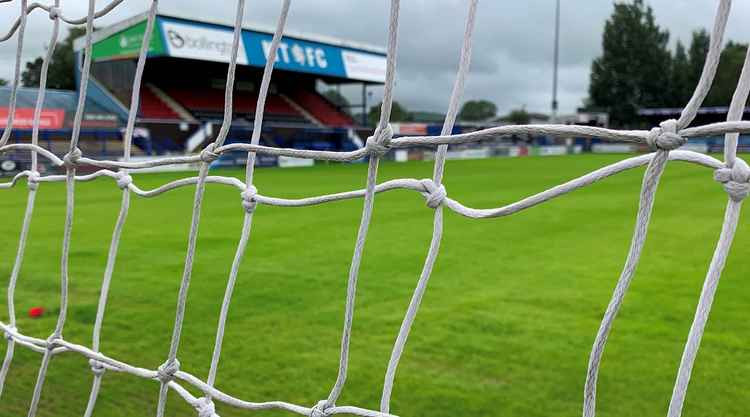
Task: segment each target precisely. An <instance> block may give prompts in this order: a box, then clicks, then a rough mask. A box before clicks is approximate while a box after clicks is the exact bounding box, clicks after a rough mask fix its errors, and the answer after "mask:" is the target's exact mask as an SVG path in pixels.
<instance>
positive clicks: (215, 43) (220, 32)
mask: <svg viewBox="0 0 750 417" xmlns="http://www.w3.org/2000/svg"><path fill="white" fill-rule="evenodd" d="M160 26H161V33H162V36H163V38H164V46H165V48H166V51H167V54H169V56H173V57H178V58H189V59H199V60H202V61H216V62H229V60H230V58H231V56H232V41H233V39H234V35H233V32H232V30H231V29H230V28H228V27H224V26H217V25H205V24H191V23H186V22H181V21H177V20H172V19H160ZM237 63H238V64H245V65H247V63H248V60H247V54H246V52H245V45H244V41H243V38H240V46H239V50H238V51H237Z"/></svg>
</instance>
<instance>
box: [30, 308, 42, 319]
mask: <svg viewBox="0 0 750 417" xmlns="http://www.w3.org/2000/svg"><path fill="white" fill-rule="evenodd" d="M42 314H44V308H42V307H31V308H30V309H29V317H31V318H32V319H35V318H37V317H41V316H42Z"/></svg>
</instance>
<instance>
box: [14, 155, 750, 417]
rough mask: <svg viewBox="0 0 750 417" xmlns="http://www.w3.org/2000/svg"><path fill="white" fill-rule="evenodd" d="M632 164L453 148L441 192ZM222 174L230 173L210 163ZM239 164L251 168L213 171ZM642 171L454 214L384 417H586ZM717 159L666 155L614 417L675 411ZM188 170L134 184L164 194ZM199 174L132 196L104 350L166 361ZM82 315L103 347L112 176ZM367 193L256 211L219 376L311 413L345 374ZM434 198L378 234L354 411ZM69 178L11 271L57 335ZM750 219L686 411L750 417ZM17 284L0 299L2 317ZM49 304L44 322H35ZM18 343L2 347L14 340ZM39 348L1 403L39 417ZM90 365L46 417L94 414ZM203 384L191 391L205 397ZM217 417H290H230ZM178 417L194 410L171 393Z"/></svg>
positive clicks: (296, 185) (141, 385)
mask: <svg viewBox="0 0 750 417" xmlns="http://www.w3.org/2000/svg"><path fill="white" fill-rule="evenodd" d="M618 159H621V157H618V156H592V155H585V156H573V157H546V158H535V157H530V158H516V159H489V160H477V161H449V162H448V164H447V171H446V177H445V184H446V188H447V190H448V194H449V195H450V196H451V197H452V198H455V199H458V200H460V201H461V202H463V203H464V204H466V205H469V206H473V207H495V206H499V205H501V204H505V203H508V202H512V201H514V200H517V199H519V198H522V197H524V196H527V195H529V194H532V193H535V192H538V191H542V190H544V189H546V188H548V187H550V186H553V185H556V184H558V183H560V182H563V181H565V180H568V179H571V178H573V177H576V176H579V175H582V174H584V173H586V172H589V171H591V170H593V169H596V168H598V167H600V166H603V165H605V164H607V163H611V162H614V161H616V160H618ZM365 170H366V166H365V165H364V164H355V165H327V166H326V165H320V166H316V167H314V168H300V169H263V170H260V171H259V172H258V173H257V175H256V184H257V186H258V189H259V190H260V192H261V193H263V194H266V195H272V196H285V197H302V196H311V195H314V194H320V193H328V192H338V191H343V190H350V189H356V188H361V187H363V186H364V178H365ZM215 172H218V171H215ZM431 172H432V165H431V163H429V162H410V163H405V164H396V163H384V164H382V165H381V169H380V181H385V180H387V179H392V178H399V177H412V178H425V177H429V176H431ZM221 173H222V174H225V175H237V176H239V177H241V176H242V172H241V171H239V170H237V171H226V170H223V171H221ZM642 174H643V169H642V168H641V169H637V170H633V171H630V172H627V173H623V174H620V175H618V176H616V177H613V178H609V179H607V180H605V181H602V182H600V183H597V184H593V185H592V186H589V187H588V188H586V189H584V190H579V191H576V192H574V193H572V194H569V195H567V196H563V197H561V198H558V199H556V200H553V201H551V202H548V203H546V204H544V205H542V206H538V207H535V208H532V209H529V210H527V211H524V212H521V213H518V214H515V215H513V216H510V217H506V218H498V219H486V220H471V219H466V218H463V217H460V216H458V215H456V214H454V213H452V212H446V224H445V235H444V239H443V243H442V249H441V254H440V256H439V258H438V261H437V265H436V268H435V271H434V273H433V276H432V279H431V281H430V284H429V288H428V290H427V293H426V295H425V298H424V301H423V303H422V307H421V309H420V312H419V315H418V316H417V320H416V322H415V325H414V328H413V329H412V333H411V336H410V339H409V342H408V344H407V346H406V349H405V352H404V355H403V357H402V361H401V365H400V367H399V371H398V374H397V378H396V384H395V388H394V392H393V397H392V398H393V400H392V406H391V411H392V412H393V413H395V414H398V415H402V416H456V415H465V416H491V415H492V416H524V417H529V416H544V417H549V416H573V415H578V414H579V413H580V408H581V402H582V397H583V395H582V389H583V383H584V379H585V370H586V363H587V359H588V353H589V349H590V347H591V344H592V342H593V339H594V336H595V334H596V330H597V327H598V325H599V321H600V320H601V317H602V314H603V312H604V309H605V307H606V305H607V302H608V301H609V297H610V295H611V292H612V289H613V288H614V285H615V282H616V280H617V277H618V275H619V272H620V268H621V267H622V264H623V262H624V259H625V255H626V252H627V249H628V246H629V240H630V236H631V233H632V229H633V225H634V218H635V210H636V207H637V202H638V191H639V188H640V182H641V177H642ZM711 174H712V173H711V172H710V171H709V170H707V169H705V168H702V167H697V166H693V165H687V164H684V163H681V162H670V164H669V165H668V167H667V171H666V173H665V175H664V177H663V179H662V183H661V186H660V189H659V191H658V194H657V201H656V206H655V210H654V215H653V219H652V223H651V228H650V232H649V236H648V240H647V243H646V246H645V250H644V256H643V258H642V260H641V264H640V266H639V268H638V271H637V275H636V277H635V279H634V282H633V284H632V286H631V289H630V292H629V293H628V296H627V297H626V300H625V304H624V306H623V309H622V311H621V313H620V316H619V317H618V319H617V321H616V323H615V326H614V329H613V332H612V334H611V336H610V338H609V343H608V346H607V349H606V351H605V355H604V360H603V364H602V369H601V375H600V381H599V403H598V411H599V415H600V416H618V417H623V416H637V417H642V416H663V415H664V414H665V413H666V410H667V405H668V403H669V396H670V395H671V391H672V384H673V382H674V379H675V375H676V371H677V367H678V364H679V360H680V355H681V352H682V347H683V343H684V341H685V339H686V337H687V333H688V329H689V327H690V323H691V320H692V317H693V313H694V310H695V306H696V304H697V300H698V295H699V293H700V289H701V285H702V281H703V278H704V275H705V271H706V270H707V267H708V263H709V260H710V257H711V254H712V251H713V248H714V245H715V242H716V239H717V238H718V235H719V230H720V224H721V220H722V217H723V207H724V205H725V204H726V195H725V193H724V191H723V190H722V189H721V187H720V185H719V184H717V183H716V182H714V181H713V180H712V179H711ZM176 177H177V175H174V174H146V175H136V176H135V180H136V182H137V183H138V184H139V185H140V186H141V187H149V188H150V187H154V186H157V185H160V184H163V183H165V182H167V181H169V180H171V179H174V178H176ZM193 191H194V188H193V187H187V188H183V189H179V190H176V191H172V192H169V193H167V194H166V195H162V196H159V197H157V198H154V199H143V198H139V197H135V196H134V197H133V198H132V203H131V210H130V215H129V218H128V221H127V223H126V226H125V231H124V234H123V238H122V243H121V248H120V252H119V258H118V262H117V266H116V269H115V274H114V278H113V281H112V288H111V294H110V301H109V305H108V308H107V314H106V316H105V320H104V326H103V331H102V350H103V352H105V353H106V354H107V355H109V356H111V357H114V358H117V359H120V360H123V361H126V362H129V363H131V364H134V365H137V366H141V367H146V368H150V369H155V368H156V367H157V366H158V365H159V364H161V363H162V362H163V361H164V359H165V358H166V355H167V352H168V349H169V340H170V337H171V332H172V325H173V322H174V312H175V304H176V298H177V290H178V287H179V281H180V277H181V273H182V268H183V258H184V254H185V248H186V241H187V233H188V229H189V222H190V213H191V206H192V198H193ZM26 193H27V191H26V187H23V186H20V187H16V188H15V189H12V190H4V191H2V192H0V215H1V216H2V221H0V242H2V244H0V285H2V287H3V288H7V280H8V276H9V275H10V270H11V267H12V260H13V257H14V254H15V251H16V245H17V240H18V233H19V230H20V227H21V219H22V214H23V210H24V205H25V196H26ZM76 194H77V198H76V208H75V225H74V232H73V240H72V253H71V258H70V264H71V273H70V307H69V316H68V321H67V325H66V327H65V332H64V336H65V338H66V339H67V340H70V341H73V342H75V343H80V344H85V345H90V344H91V329H92V326H93V322H94V317H95V314H96V304H97V298H98V294H99V286H100V283H101V279H102V273H103V270H104V264H105V260H106V253H107V249H108V245H109V241H110V236H111V231H112V228H113V225H114V222H115V218H116V215H117V211H118V209H119V204H120V191H119V190H118V189H117V187H115V186H114V184H113V182H112V181H111V180H109V179H99V180H96V181H94V182H91V183H79V184H77V186H76ZM361 210H362V200H361V199H357V200H351V201H344V202H336V203H330V204H326V205H322V206H316V207H308V208H274V207H267V206H260V207H259V208H258V210H257V212H256V214H255V219H254V225H253V231H252V236H251V240H250V245H249V248H248V251H247V254H246V257H245V262H244V264H243V266H242V268H241V272H240V276H239V278H238V282H237V287H236V290H235V294H234V299H233V303H232V306H231V309H230V315H229V320H228V323H227V333H226V338H225V342H224V349H223V356H222V361H221V365H220V369H219V372H218V378H217V387H218V388H220V389H221V390H223V391H225V392H227V393H230V394H232V395H234V396H237V397H239V398H242V399H245V400H250V401H267V400H276V399H278V400H285V401H291V402H294V403H298V404H307V405H310V406H312V405H314V404H315V403H316V402H317V401H318V400H320V399H323V398H325V397H326V396H327V395H328V393H329V390H330V388H331V387H332V384H333V382H334V380H335V377H336V371H337V363H338V356H339V343H340V333H341V326H342V321H343V310H344V302H345V290H346V279H347V271H348V268H349V262H350V259H351V255H352V250H353V246H354V239H355V236H356V229H357V225H358V222H359V218H360V215H361ZM432 213H433V212H432V210H430V209H428V208H426V207H425V205H424V199H423V198H422V197H421V196H420V195H418V194H417V193H414V192H410V191H391V192H388V193H385V194H380V195H378V197H377V198H376V201H375V211H374V216H373V222H372V225H371V228H370V234H369V237H368V240H367V245H366V247H365V253H364V260H363V263H362V269H361V273H360V278H359V288H358V293H357V305H356V311H355V318H354V327H353V336H352V350H351V362H350V371H349V378H348V381H347V385H346V388H345V390H344V394H343V396H342V398H341V400H340V401H339V403H340V404H342V405H343V404H347V405H350V404H351V405H357V406H362V407H367V408H372V409H377V408H378V404H379V398H380V392H381V390H382V382H383V375H384V373H385V368H386V364H387V361H388V357H389V355H390V351H391V348H392V345H393V341H394V340H395V337H396V334H397V332H398V328H399V325H400V323H401V319H402V318H403V315H404V312H405V309H406V307H407V305H408V302H409V298H410V296H411V293H412V291H413V289H414V286H415V284H416V281H417V279H418V276H419V271H420V269H421V267H422V263H423V261H424V258H425V255H426V252H427V247H428V245H429V240H430V235H431V229H432V216H433V215H432ZM242 215H243V211H242V208H241V205H240V196H239V193H238V192H237V191H236V190H235V189H230V188H228V187H225V186H219V185H209V186H208V191H207V193H206V198H205V203H204V210H203V215H202V220H201V227H200V233H199V241H198V246H197V259H196V262H195V269H194V274H193V279H192V284H191V287H190V292H189V296H188V304H187V311H186V317H185V327H184V331H183V338H182V343H181V347H180V351H179V354H178V357H179V359H180V361H181V363H182V369H183V370H186V371H188V372H191V373H193V374H195V375H196V376H198V377H201V378H205V376H206V373H207V371H208V366H209V362H210V356H211V351H212V348H213V342H214V336H215V331H216V323H217V319H218V313H219V307H220V304H221V298H222V296H223V292H224V287H225V284H226V279H227V275H228V271H229V267H230V264H231V259H232V256H233V253H234V251H235V248H236V245H237V241H238V238H239V232H240V227H241V219H242ZM63 216H64V185H63V184H43V185H42V186H41V187H40V191H39V195H38V199H37V209H36V212H35V216H34V219H33V222H32V225H31V232H30V239H29V244H28V248H27V252H26V260H25V262H24V265H23V269H22V273H21V276H20V279H19V283H18V290H17V294H16V306H17V311H18V313H19V316H20V318H19V323H18V327H19V329H21V330H22V331H23V332H24V333H26V334H30V335H33V336H37V337H41V338H46V337H47V336H48V335H49V334H50V333H51V332H52V329H53V328H54V323H55V318H56V317H55V316H56V315H55V313H56V312H57V310H58V309H57V307H56V306H57V305H58V302H59V299H58V297H59V294H58V292H59V254H60V242H61V237H62V226H63ZM747 224H748V220H747V215H745V216H744V217H743V219H742V221H741V224H740V227H739V231H738V233H737V238H736V240H735V243H734V248H733V250H732V253H731V254H730V258H729V261H728V264H727V268H726V270H725V272H724V275H723V277H722V281H721V283H720V285H719V289H718V292H717V296H716V301H715V303H714V307H713V312H712V315H711V319H710V321H709V324H708V327H707V331H706V334H705V336H704V338H703V344H702V347H701V350H700V352H699V355H698V359H697V361H696V365H695V369H694V371H693V378H692V382H691V385H690V389H689V392H688V396H687V401H686V404H685V412H684V415H685V416H705V415H711V416H736V415H744V414H746V412H747V409H748V406H749V405H750V399H749V398H748V396H747V392H748V390H749V389H750V385H749V384H748V382H747V375H748V373H749V372H750V348H748V343H747V341H748V337H749V336H748V335H750V321H748V320H747V317H748V307H747V305H748V304H747V300H748V297H749V296H750V285H748V282H747V280H746V278H747V277H748V276H749V275H750V262H748V260H747V256H746V255H747V253H748V252H747V248H748V247H749V245H748V244H750V234H748V230H747ZM4 294H5V290H3V297H2V298H1V299H0V300H2V301H1V302H0V308H1V309H2V310H0V311H2V313H0V317H2V320H3V321H7V312H6V305H5V297H4ZM32 306H44V307H46V308H47V309H48V314H47V315H45V316H44V317H43V318H41V319H36V320H33V319H30V318H28V317H26V311H28V309H29V308H31V307H32ZM0 350H4V348H0ZM40 360H41V355H39V354H37V353H34V352H31V351H28V350H26V349H23V348H17V349H16V356H15V359H14V361H13V364H12V367H11V372H10V375H9V379H8V381H7V384H6V391H5V392H4V393H3V397H2V399H1V400H0V415H2V416H21V415H26V410H27V408H28V404H29V400H30V398H31V392H32V389H33V385H34V380H35V378H36V374H37V370H38V367H39V363H40ZM91 380H92V374H91V372H90V370H89V367H88V364H87V361H86V360H85V359H84V358H82V357H79V356H78V355H75V354H70V353H66V354H63V355H60V356H57V357H55V358H54V359H53V361H52V364H51V366H50V370H49V374H48V377H47V383H46V385H45V387H44V392H43V395H42V399H41V405H40V409H39V413H38V415H39V416H40V417H53V416H55V417H63V416H80V415H82V414H83V410H84V409H85V404H86V401H87V398H88V393H89V389H90V385H91ZM157 393H158V384H157V383H156V382H154V381H148V380H143V379H140V378H137V377H133V376H129V375H124V374H117V373H114V372H109V373H107V374H106V376H105V378H104V382H103V387H102V391H101V395H100V397H99V401H98V403H97V409H96V412H95V415H96V416H102V417H115V416H123V417H125V416H128V417H133V416H148V415H153V414H154V412H155V407H156V399H157ZM194 394H198V393H195V392H194ZM217 412H218V413H219V414H220V415H221V416H223V417H228V416H250V415H261V416H265V415H289V414H286V413H283V412H251V411H243V410H236V409H233V408H230V407H227V406H223V405H222V404H220V403H217ZM167 415H168V416H175V417H176V416H193V415H195V411H194V410H192V409H191V408H190V407H189V406H187V405H186V404H185V403H184V402H183V401H182V399H180V398H178V396H177V395H176V394H175V393H173V392H172V393H170V395H169V403H168V412H167Z"/></svg>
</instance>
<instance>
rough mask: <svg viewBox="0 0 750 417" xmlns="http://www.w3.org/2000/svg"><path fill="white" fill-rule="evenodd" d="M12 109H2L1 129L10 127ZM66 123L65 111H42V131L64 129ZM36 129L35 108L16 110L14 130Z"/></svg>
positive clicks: (0, 114) (0, 112) (40, 119)
mask: <svg viewBox="0 0 750 417" xmlns="http://www.w3.org/2000/svg"><path fill="white" fill-rule="evenodd" d="M9 115H10V109H9V108H8V107H0V127H6V126H8V116H9ZM64 121H65V110H64V109H42V112H41V116H40V117H39V128H40V129H62V128H63V123H64ZM33 127H34V109H33V108H27V107H22V108H16V114H15V116H14V117H13V128H14V129H31V128H33Z"/></svg>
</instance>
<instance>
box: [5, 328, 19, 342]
mask: <svg viewBox="0 0 750 417" xmlns="http://www.w3.org/2000/svg"><path fill="white" fill-rule="evenodd" d="M16 330H18V329H17V328H16V327H15V326H8V328H7V329H5V331H4V332H3V333H4V335H5V338H6V339H7V340H8V341H11V340H13V335H12V334H10V333H11V332H15V331H16Z"/></svg>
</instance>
